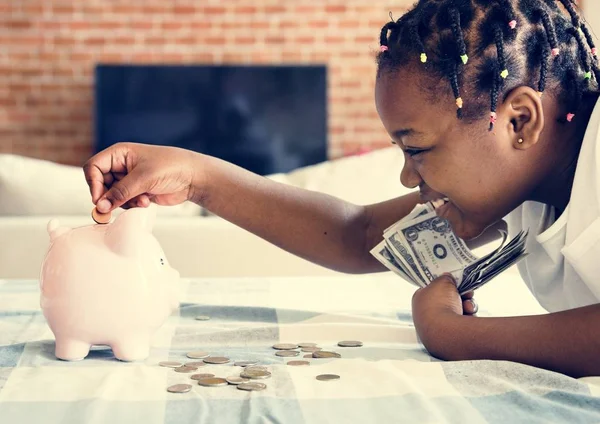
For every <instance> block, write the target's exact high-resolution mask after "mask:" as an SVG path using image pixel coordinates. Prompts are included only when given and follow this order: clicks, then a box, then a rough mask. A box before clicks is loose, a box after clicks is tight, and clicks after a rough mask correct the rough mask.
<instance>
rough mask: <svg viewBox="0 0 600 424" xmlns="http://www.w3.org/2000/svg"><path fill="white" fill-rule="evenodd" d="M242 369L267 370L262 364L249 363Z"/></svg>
mask: <svg viewBox="0 0 600 424" xmlns="http://www.w3.org/2000/svg"><path fill="white" fill-rule="evenodd" d="M244 371H269V370H268V369H267V367H265V366H264V365H251V366H248V367H246V369H245V370H244Z"/></svg>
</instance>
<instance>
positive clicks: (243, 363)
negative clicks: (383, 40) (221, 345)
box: [233, 361, 258, 367]
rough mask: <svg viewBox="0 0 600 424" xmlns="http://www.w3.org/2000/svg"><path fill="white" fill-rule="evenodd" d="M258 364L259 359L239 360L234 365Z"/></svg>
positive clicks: (248, 365)
mask: <svg viewBox="0 0 600 424" xmlns="http://www.w3.org/2000/svg"><path fill="white" fill-rule="evenodd" d="M256 364H258V361H237V362H235V363H234V364H233V365H235V366H236V367H251V366H252V365H256Z"/></svg>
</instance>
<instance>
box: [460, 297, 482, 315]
mask: <svg viewBox="0 0 600 424" xmlns="http://www.w3.org/2000/svg"><path fill="white" fill-rule="evenodd" d="M462 304H463V314H464V315H475V314H476V313H477V311H478V309H479V307H478V306H477V303H476V302H475V300H473V299H465V300H463V303H462Z"/></svg>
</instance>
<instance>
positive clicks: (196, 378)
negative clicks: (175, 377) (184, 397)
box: [190, 374, 215, 380]
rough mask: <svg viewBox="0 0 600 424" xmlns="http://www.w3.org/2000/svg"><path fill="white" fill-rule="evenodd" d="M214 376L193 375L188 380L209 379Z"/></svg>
mask: <svg viewBox="0 0 600 424" xmlns="http://www.w3.org/2000/svg"><path fill="white" fill-rule="evenodd" d="M214 376H215V375H214V374H194V375H192V376H191V377H190V378H191V379H192V380H202V379H203V378H210V377H214Z"/></svg>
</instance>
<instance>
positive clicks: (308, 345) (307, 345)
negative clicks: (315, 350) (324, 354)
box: [298, 343, 317, 348]
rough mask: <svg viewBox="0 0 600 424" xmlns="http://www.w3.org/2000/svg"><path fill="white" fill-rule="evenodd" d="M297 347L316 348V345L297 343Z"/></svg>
mask: <svg viewBox="0 0 600 424" xmlns="http://www.w3.org/2000/svg"><path fill="white" fill-rule="evenodd" d="M298 347H302V348H304V347H317V344H316V343H298Z"/></svg>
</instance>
